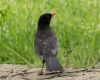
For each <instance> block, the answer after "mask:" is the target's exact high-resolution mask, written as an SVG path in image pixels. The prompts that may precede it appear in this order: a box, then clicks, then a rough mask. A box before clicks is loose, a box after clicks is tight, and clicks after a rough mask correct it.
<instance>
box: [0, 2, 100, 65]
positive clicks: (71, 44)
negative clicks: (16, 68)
mask: <svg viewBox="0 0 100 80" xmlns="http://www.w3.org/2000/svg"><path fill="white" fill-rule="evenodd" d="M99 4H100V0H0V63H11V64H27V65H29V66H31V65H32V66H35V67H40V66H41V62H40V60H39V58H38V57H37V55H36V54H35V52H34V47H33V45H34V33H35V32H36V29H37V20H38V18H39V16H40V15H41V14H43V13H45V12H52V11H56V12H57V15H56V16H55V17H53V19H52V21H51V26H52V28H53V30H54V31H55V32H56V34H57V37H58V40H59V44H60V45H59V51H58V58H59V60H60V62H61V63H62V65H63V67H93V66H94V65H95V64H96V63H97V62H98V61H99V60H100V5H99Z"/></svg>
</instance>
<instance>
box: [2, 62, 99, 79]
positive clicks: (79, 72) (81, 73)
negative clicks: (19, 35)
mask: <svg viewBox="0 0 100 80" xmlns="http://www.w3.org/2000/svg"><path fill="white" fill-rule="evenodd" d="M39 71H40V68H30V67H28V66H25V65H12V64H1V65H0V80H100V68H98V69H73V68H65V69H64V72H63V73H55V74H53V73H47V71H46V69H45V68H44V73H43V75H38V72H39Z"/></svg>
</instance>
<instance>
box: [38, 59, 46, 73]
mask: <svg viewBox="0 0 100 80" xmlns="http://www.w3.org/2000/svg"><path fill="white" fill-rule="evenodd" d="M44 63H45V60H43V61H42V68H41V71H40V72H39V75H42V74H43V67H44Z"/></svg>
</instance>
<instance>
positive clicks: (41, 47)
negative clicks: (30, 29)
mask: <svg viewBox="0 0 100 80" xmlns="http://www.w3.org/2000/svg"><path fill="white" fill-rule="evenodd" d="M55 14H56V13H45V14H43V15H41V16H40V18H39V20H38V28H37V32H36V34H35V40H34V41H35V42H34V47H35V50H36V52H37V54H38V55H39V57H40V58H41V60H42V63H43V65H42V70H41V73H40V74H42V73H43V66H44V63H46V68H47V70H48V71H50V72H63V69H62V66H61V64H60V63H59V61H58V59H57V57H56V56H57V50H58V41H57V38H56V35H55V33H54V32H53V30H52V29H51V27H50V21H51V18H52V16H54V15H55Z"/></svg>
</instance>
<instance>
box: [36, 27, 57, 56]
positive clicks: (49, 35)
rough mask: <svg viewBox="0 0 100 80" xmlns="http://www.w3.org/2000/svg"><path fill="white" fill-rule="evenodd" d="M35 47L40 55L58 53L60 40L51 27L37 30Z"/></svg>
mask: <svg viewBox="0 0 100 80" xmlns="http://www.w3.org/2000/svg"><path fill="white" fill-rule="evenodd" d="M35 49H36V52H37V54H38V55H39V56H40V57H43V55H44V56H52V55H56V53H57V49H58V41H57V39H56V36H55V33H54V32H53V31H52V30H51V29H47V30H37V32H36V35H35Z"/></svg>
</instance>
